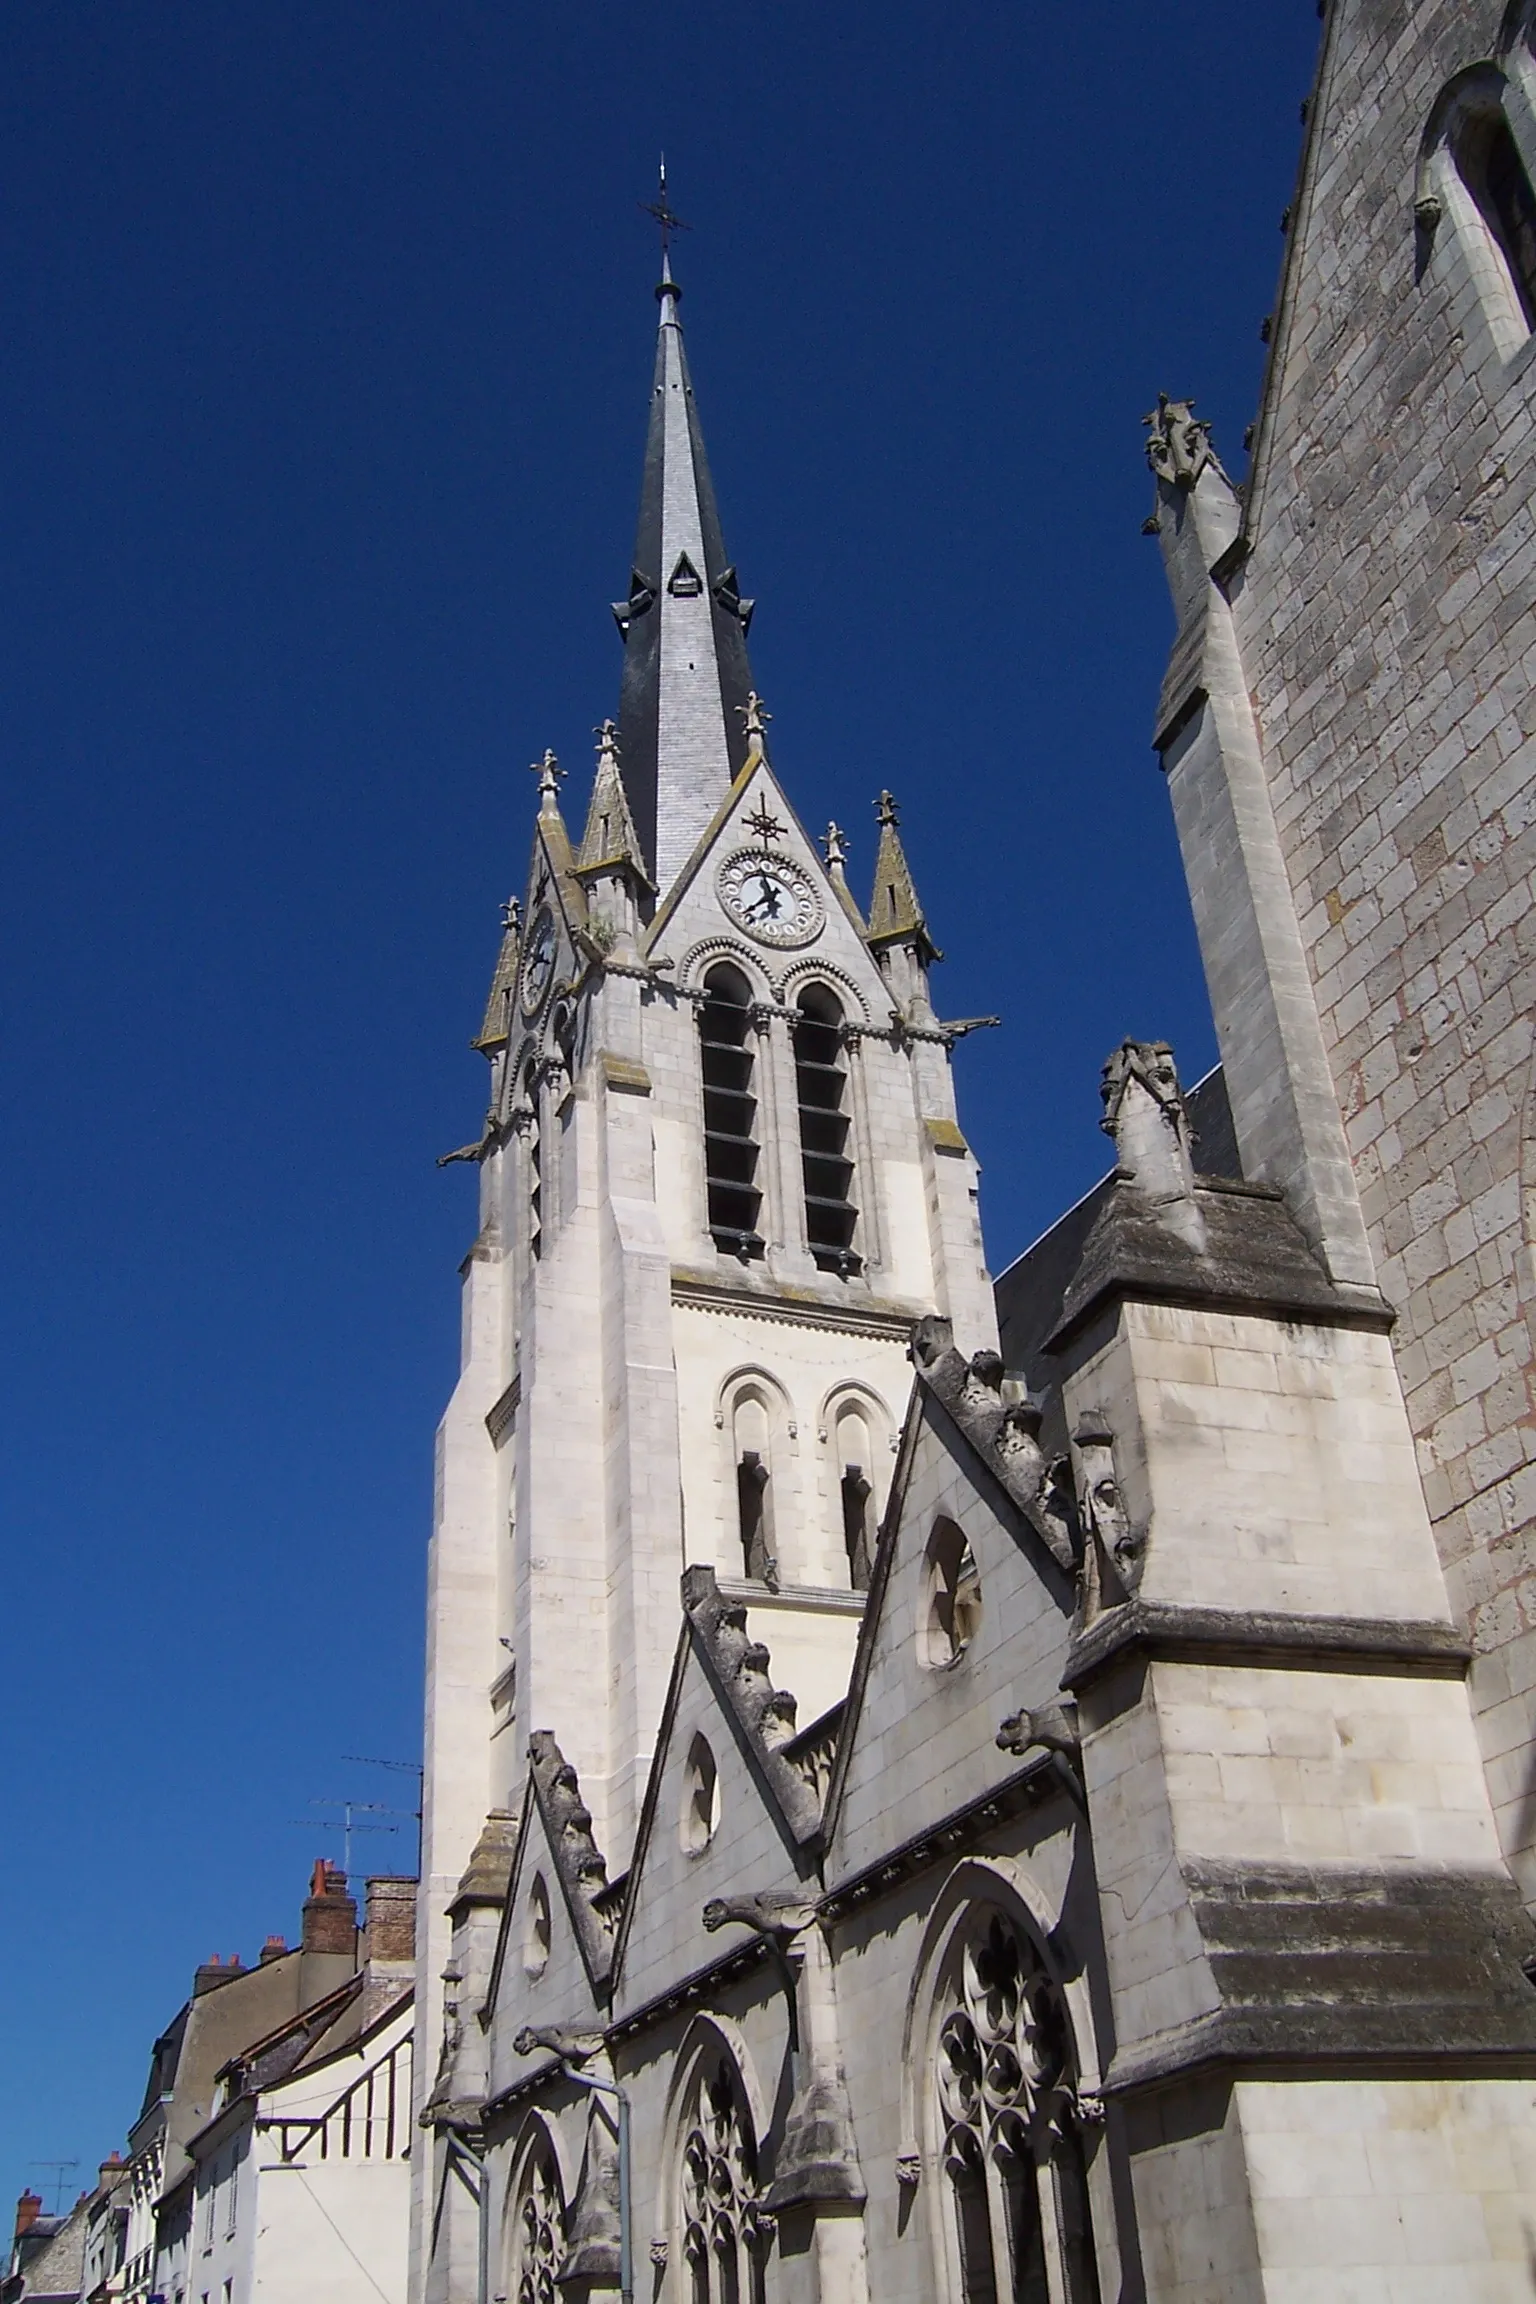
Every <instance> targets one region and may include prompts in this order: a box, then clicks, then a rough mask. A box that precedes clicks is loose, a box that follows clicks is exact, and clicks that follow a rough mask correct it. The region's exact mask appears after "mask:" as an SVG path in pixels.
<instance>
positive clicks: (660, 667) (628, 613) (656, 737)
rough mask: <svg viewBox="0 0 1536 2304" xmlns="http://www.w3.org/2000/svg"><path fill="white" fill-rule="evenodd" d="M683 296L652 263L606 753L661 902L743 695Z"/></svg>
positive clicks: (729, 766) (730, 572)
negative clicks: (620, 643) (615, 721)
mask: <svg viewBox="0 0 1536 2304" xmlns="http://www.w3.org/2000/svg"><path fill="white" fill-rule="evenodd" d="M681 293H682V291H681V289H680V288H679V287H678V285H677V283H676V281H675V280H674V279H673V278H672V267H671V264H670V262H669V261H668V259H667V257H666V256H665V254H664V255H663V257H662V277H661V285H660V287H659V288H658V289H657V291H656V294H657V298H658V300H659V301H660V304H661V323H660V327H659V329H658V331H657V342H656V373H655V379H654V383H653V386H652V391H651V414H650V427H649V430H648V432H647V435H646V443H645V471H644V475H643V478H642V480H641V486H640V521H639V526H638V528H637V530H636V534H635V557H634V565H633V568H632V570H631V574H630V583H629V598H628V599H627V600H621V601H618V602H616V603H615V606H614V611H613V612H614V616H615V618H616V619H617V621H618V626H619V630H620V631H621V632H622V634H623V635H624V677H623V682H622V685H621V688H620V698H619V749H620V754H621V756H622V758H623V762H624V784H625V789H626V791H627V793H628V796H629V804H630V807H631V809H632V810H633V813H634V820H635V830H636V833H637V835H638V837H639V841H640V847H641V852H642V854H643V856H644V858H645V864H646V869H647V871H648V872H649V874H650V877H651V878H652V880H653V881H654V882H655V883H656V886H657V888H658V889H659V890H660V892H661V893H662V895H663V896H664V895H665V894H666V891H667V889H668V888H669V887H670V885H671V883H672V881H673V880H674V879H675V878H676V876H677V874H678V872H679V870H680V869H681V867H682V866H683V865H684V864H685V863H686V862H687V860H688V857H689V856H690V855H691V854H692V852H693V849H694V847H695V845H696V843H697V841H698V840H699V837H700V835H701V834H702V833H703V832H704V831H705V829H706V827H707V826H708V825H709V823H710V820H711V819H712V817H713V816H714V814H715V811H716V809H717V808H718V807H719V805H720V803H721V801H722V800H723V799H724V797H725V795H726V792H727V791H728V790H729V788H730V785H731V782H732V780H733V778H734V777H735V776H736V774H737V773H738V771H739V770H740V768H741V767H742V765H743V762H744V761H745V758H746V736H745V733H744V728H743V717H744V714H743V709H742V708H743V707H744V706H745V704H746V700H747V694H748V691H749V689H750V688H751V685H752V674H751V670H750V667H749V665H748V663H747V626H748V624H749V623H750V622H751V617H752V603H751V601H750V600H743V599H742V597H741V594H740V592H739V591H738V590H737V585H736V571H735V569H734V568H733V567H732V566H731V565H730V562H729V561H728V560H727V558H726V554H725V542H724V539H723V537H722V536H721V533H720V516H719V514H718V512H717V511H716V509H715V492H714V489H713V487H712V485H711V483H710V477H709V466H708V464H707V462H706V461H705V456H704V441H703V436H702V434H701V432H700V430H699V419H698V411H697V409H696V407H695V404H694V397H693V386H692V384H691V383H690V381H689V377H688V362H687V359H686V357H685V355H684V352H683V332H682V328H681V326H680V325H679V322H678V315H677V305H678V298H679V296H680V295H681Z"/></svg>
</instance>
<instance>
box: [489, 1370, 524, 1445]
mask: <svg viewBox="0 0 1536 2304" xmlns="http://www.w3.org/2000/svg"><path fill="white" fill-rule="evenodd" d="M522 1397H523V1378H522V1371H521V1370H519V1371H518V1373H517V1374H516V1375H515V1376H514V1377H513V1379H512V1381H511V1383H510V1384H509V1385H508V1386H507V1388H506V1390H505V1392H503V1394H502V1395H501V1398H500V1399H499V1400H498V1401H496V1402H495V1404H494V1405H493V1406H492V1407H490V1408H488V1409H487V1410H486V1412H485V1428H486V1430H487V1432H489V1434H490V1436H491V1443H492V1445H493V1446H494V1447H497V1448H499V1447H500V1446H501V1443H502V1441H503V1440H504V1439H505V1438H506V1436H507V1434H508V1433H509V1432H510V1431H511V1429H512V1426H513V1423H514V1422H515V1421H516V1417H517V1411H518V1407H519V1405H520V1404H521V1401H522Z"/></svg>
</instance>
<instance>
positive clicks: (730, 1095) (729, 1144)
mask: <svg viewBox="0 0 1536 2304" xmlns="http://www.w3.org/2000/svg"><path fill="white" fill-rule="evenodd" d="M704 989H705V992H706V994H707V995H708V996H707V998H706V999H705V1001H704V1003H703V1005H702V1007H701V1008H700V1010H699V1055H700V1060H701V1064H702V1068H703V1073H704V1179H705V1189H706V1193H707V1196H708V1201H709V1229H710V1232H711V1235H712V1236H713V1238H714V1241H715V1245H716V1246H717V1247H719V1248H726V1249H729V1250H730V1252H731V1253H732V1255H735V1256H741V1257H744V1258H745V1257H754V1256H761V1254H762V1252H763V1242H762V1236H761V1234H760V1233H759V1231H758V1228H757V1220H758V1212H759V1210H760V1209H761V1207H762V1203H763V1196H762V1193H761V1191H760V1190H759V1189H758V1184H757V1159H758V1148H757V1098H756V1095H755V1093H754V1089H753V1078H752V1075H753V1068H754V1058H753V1052H752V989H751V986H750V985H749V984H748V982H747V980H746V978H745V976H743V975H742V973H741V971H740V969H738V968H732V967H730V966H729V965H728V964H727V965H722V966H721V967H719V968H712V969H711V970H710V972H709V975H708V976H707V977H706V978H705V982H704Z"/></svg>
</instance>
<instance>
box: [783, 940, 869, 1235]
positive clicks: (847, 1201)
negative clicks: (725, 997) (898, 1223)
mask: <svg viewBox="0 0 1536 2304" xmlns="http://www.w3.org/2000/svg"><path fill="white" fill-rule="evenodd" d="M797 1007H798V1009H799V1014H798V1015H797V1017H796V1019H795V1024H794V1043H795V1095H796V1099H797V1101H798V1103H799V1106H800V1164H801V1169H802V1172H803V1175H804V1178H805V1235H806V1239H807V1241H808V1243H809V1245H810V1251H811V1254H812V1256H814V1258H815V1259H816V1262H817V1263H818V1264H819V1265H820V1267H821V1269H822V1270H823V1271H824V1272H842V1273H848V1272H857V1270H858V1268H859V1259H858V1257H857V1256H856V1255H855V1254H854V1251H853V1233H854V1226H855V1225H856V1224H857V1222H858V1210H857V1208H856V1207H855V1206H854V1203H853V1162H852V1160H851V1159H850V1158H849V1156H848V1136H849V1130H850V1127H851V1125H852V1118H851V1114H850V1112H849V1109H848V1058H847V1053H846V1051H845V1049H844V1047H843V1011H842V1007H841V1005H840V1003H839V1001H838V999H837V996H836V994H835V993H832V992H829V991H828V990H827V989H826V987H825V986H824V985H821V984H813V985H810V986H808V987H807V989H806V990H805V991H804V992H802V993H801V995H800V998H799V1001H798V1002H797Z"/></svg>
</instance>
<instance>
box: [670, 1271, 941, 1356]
mask: <svg viewBox="0 0 1536 2304" xmlns="http://www.w3.org/2000/svg"><path fill="white" fill-rule="evenodd" d="M672 1301H673V1303H674V1304H687V1305H691V1306H692V1307H693V1308H694V1309H695V1310H696V1311H700V1312H725V1313H734V1314H736V1315H738V1316H741V1315H745V1317H746V1318H747V1319H749V1320H778V1321H785V1322H787V1323H788V1324H789V1325H790V1326H791V1327H795V1328H823V1329H831V1330H833V1331H835V1332H836V1333H837V1334H840V1335H844V1336H888V1337H890V1338H891V1339H892V1340H893V1341H899V1342H901V1343H905V1342H906V1340H907V1338H908V1336H910V1334H911V1333H912V1323H913V1321H914V1320H915V1319H916V1318H917V1314H916V1313H915V1312H903V1311H900V1310H898V1309H897V1308H896V1307H895V1306H894V1305H874V1304H872V1305H869V1306H867V1307H866V1306H864V1305H861V1304H827V1303H823V1302H822V1301H821V1300H820V1299H819V1298H817V1297H815V1296H812V1295H810V1294H806V1295H804V1296H783V1295H778V1296H768V1295H762V1296H759V1295H758V1294H757V1292H756V1291H755V1290H754V1289H750V1288H729V1287H725V1288H723V1287H721V1286H720V1284H719V1283H718V1282H717V1281H713V1280H706V1279H704V1278H702V1277H701V1276H700V1275H698V1274H695V1273H691V1272H679V1271H674V1272H673V1274H672Z"/></svg>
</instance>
